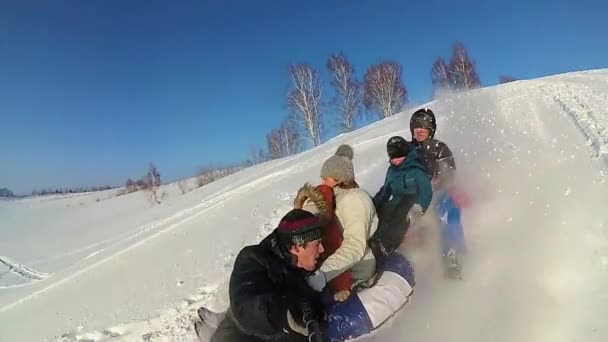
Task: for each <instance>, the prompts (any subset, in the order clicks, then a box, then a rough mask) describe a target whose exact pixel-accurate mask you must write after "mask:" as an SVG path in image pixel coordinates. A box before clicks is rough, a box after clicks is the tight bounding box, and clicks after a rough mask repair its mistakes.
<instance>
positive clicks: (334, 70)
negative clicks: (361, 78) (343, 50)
mask: <svg viewBox="0 0 608 342" xmlns="http://www.w3.org/2000/svg"><path fill="white" fill-rule="evenodd" d="M327 69H328V70H329V72H330V74H331V75H332V81H331V85H333V86H334V88H336V96H335V98H334V99H333V103H334V104H335V105H337V107H338V125H339V127H340V130H341V131H342V132H343V133H344V132H350V131H352V130H353V128H354V118H355V115H356V114H357V111H358V109H359V106H360V105H361V83H360V82H358V81H357V80H356V79H355V68H354V67H353V65H352V64H351V63H350V62H349V61H348V59H347V58H346V56H344V54H334V55H331V56H330V57H329V59H328V60H327Z"/></svg>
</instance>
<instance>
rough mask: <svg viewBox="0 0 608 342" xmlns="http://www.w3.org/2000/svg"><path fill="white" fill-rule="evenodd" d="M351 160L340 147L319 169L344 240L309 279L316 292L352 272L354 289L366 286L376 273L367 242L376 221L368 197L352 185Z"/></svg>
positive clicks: (345, 147) (349, 151) (349, 152)
mask: <svg viewBox="0 0 608 342" xmlns="http://www.w3.org/2000/svg"><path fill="white" fill-rule="evenodd" d="M353 156H354V153H353V149H352V147H350V146H349V145H341V146H340V147H338V150H337V151H336V153H335V154H334V155H333V156H331V157H329V158H328V159H327V160H326V161H325V162H324V163H323V166H322V167H321V179H322V180H323V184H326V185H329V186H331V187H333V189H334V194H335V196H336V217H337V219H338V221H339V224H340V225H341V227H342V230H343V237H344V240H343V241H342V245H341V246H340V247H339V248H338V249H337V250H336V252H335V253H334V254H332V255H330V256H329V257H328V258H327V259H326V260H325V261H324V262H323V264H322V265H321V267H320V268H319V270H318V271H317V273H316V274H315V275H314V276H312V277H310V278H309V284H310V286H311V287H312V288H314V289H315V290H318V291H321V290H322V289H323V287H325V284H326V283H327V281H330V280H331V279H333V278H335V277H336V276H338V275H340V274H341V273H342V272H344V271H347V270H350V271H351V272H352V278H353V285H354V286H356V285H359V284H363V283H366V282H368V281H369V280H370V279H372V277H373V276H374V274H375V273H376V260H375V259H374V255H373V254H372V251H371V249H370V248H369V246H368V245H367V241H368V240H369V238H370V237H371V236H372V235H373V234H374V232H375V231H376V228H377V226H378V218H377V216H376V209H375V208H374V204H373V202H372V198H371V196H370V194H369V193H367V192H366V191H365V190H363V189H361V188H359V186H358V185H357V183H356V182H355V173H354V168H353V163H352V159H353Z"/></svg>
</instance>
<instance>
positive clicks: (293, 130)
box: [279, 116, 302, 157]
mask: <svg viewBox="0 0 608 342" xmlns="http://www.w3.org/2000/svg"><path fill="white" fill-rule="evenodd" d="M279 130H280V132H281V142H282V147H281V151H282V154H283V156H284V157H286V156H291V155H293V154H296V153H298V152H300V151H301V150H302V139H301V137H300V133H299V132H298V128H297V127H296V120H295V118H294V117H293V116H290V117H288V118H286V119H285V120H284V121H283V123H282V124H281V127H279Z"/></svg>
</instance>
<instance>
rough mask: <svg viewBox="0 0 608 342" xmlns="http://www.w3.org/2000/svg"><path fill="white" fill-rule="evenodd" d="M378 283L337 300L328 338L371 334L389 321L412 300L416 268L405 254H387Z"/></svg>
mask: <svg viewBox="0 0 608 342" xmlns="http://www.w3.org/2000/svg"><path fill="white" fill-rule="evenodd" d="M379 271H380V277H379V278H378V281H377V283H376V284H375V285H374V286H372V287H370V288H366V289H363V290H361V291H359V292H357V293H355V294H353V295H351V296H350V297H349V298H348V299H347V300H346V301H344V302H342V303H336V304H335V305H334V306H333V307H332V308H331V309H330V311H329V315H328V322H327V323H328V327H327V338H328V339H329V341H331V342H338V341H346V340H350V339H354V338H357V337H359V336H362V335H365V334H369V333H371V332H372V331H374V330H376V329H378V328H379V327H380V326H382V324H384V323H385V322H387V321H388V320H389V319H390V318H391V317H393V316H394V315H395V314H396V313H397V312H399V311H400V310H401V309H402V308H403V307H404V306H405V305H406V304H407V302H408V300H409V297H410V295H411V294H412V292H413V287H414V285H415V281H414V269H413V268H412V265H411V264H410V262H409V261H408V260H407V259H406V258H405V257H404V256H403V255H401V254H399V253H397V252H393V253H391V254H389V255H388V256H387V257H386V261H385V263H384V266H383V269H381V270H379Z"/></svg>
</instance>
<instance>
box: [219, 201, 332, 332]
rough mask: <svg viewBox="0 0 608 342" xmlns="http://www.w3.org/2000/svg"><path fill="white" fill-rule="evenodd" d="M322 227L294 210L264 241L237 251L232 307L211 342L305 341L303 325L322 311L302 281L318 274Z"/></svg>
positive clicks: (317, 297) (231, 286)
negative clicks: (316, 271)
mask: <svg viewBox="0 0 608 342" xmlns="http://www.w3.org/2000/svg"><path fill="white" fill-rule="evenodd" d="M323 229H324V224H323V222H321V221H320V219H319V218H318V217H317V216H315V215H313V214H312V213H310V212H308V211H305V210H302V209H293V210H291V211H290V212H288V213H287V214H286V215H285V216H284V217H283V218H282V220H281V222H280V223H279V226H278V227H277V228H276V229H275V230H274V231H273V232H272V233H271V234H270V235H268V236H267V237H266V238H264V240H262V242H260V243H259V244H257V245H252V246H246V247H244V248H243V249H242V250H241V252H240V253H239V254H238V256H237V257H236V260H235V263H234V269H233V271H232V274H231V277H230V284H229V296H230V308H229V309H228V312H227V313H226V317H225V319H224V320H223V321H222V322H221V323H220V325H219V326H218V328H217V330H216V331H215V333H214V335H213V336H212V337H211V342H237V341H238V342H257V341H308V338H307V337H305V336H306V335H308V331H307V330H306V328H305V327H306V322H307V321H308V320H309V319H310V318H311V317H312V318H317V319H318V318H319V317H320V316H321V315H322V310H323V309H322V308H323V306H322V303H321V298H320V294H319V292H315V291H314V290H312V289H311V288H310V287H309V286H308V284H307V283H306V278H307V277H316V276H317V275H315V274H316V273H314V271H315V270H316V268H317V258H318V257H319V255H320V254H321V253H323V245H322V243H321V238H322V236H323ZM319 281H323V279H320V280H319Z"/></svg>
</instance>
